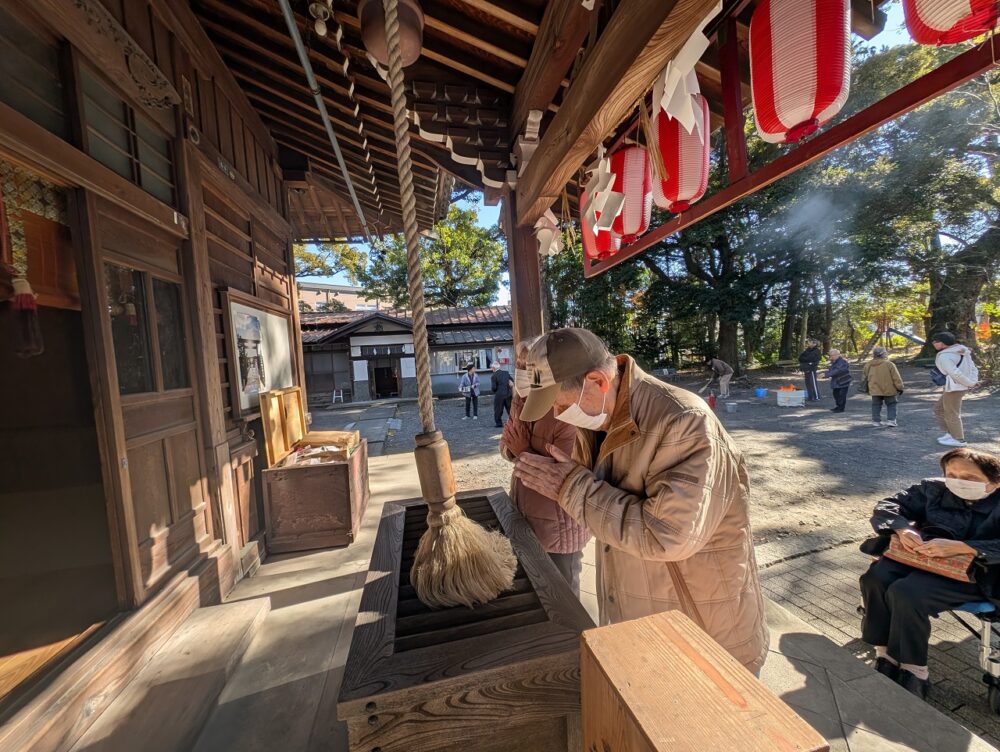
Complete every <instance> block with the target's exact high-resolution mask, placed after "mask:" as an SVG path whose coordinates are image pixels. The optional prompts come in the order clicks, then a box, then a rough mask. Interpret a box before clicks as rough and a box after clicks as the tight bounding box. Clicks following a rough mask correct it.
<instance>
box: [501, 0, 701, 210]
mask: <svg viewBox="0 0 1000 752" xmlns="http://www.w3.org/2000/svg"><path fill="white" fill-rule="evenodd" d="M713 4H714V3H713V2H712V0H622V1H621V2H620V3H619V4H618V7H617V8H616V9H615V12H614V15H613V16H612V17H611V20H610V21H609V22H608V25H607V27H606V28H605V30H604V33H602V34H601V36H600V38H599V39H598V40H597V43H596V44H595V45H594V49H593V51H592V52H591V53H590V54H589V55H588V56H587V59H586V60H585V61H584V63H583V65H582V67H581V68H580V71H579V73H578V74H577V76H576V78H575V79H574V80H573V84H572V85H571V86H570V89H569V91H568V92H567V93H566V96H565V98H564V100H563V105H562V107H561V108H560V110H559V112H558V113H556V115H555V117H554V118H553V120H552V123H551V124H550V125H549V127H548V130H546V132H545V135H544V136H543V137H542V140H541V144H540V145H539V147H538V150H537V151H536V153H535V156H534V159H532V161H531V162H529V163H528V166H527V169H526V170H525V172H524V174H523V175H522V176H521V179H520V180H519V181H518V185H517V210H518V217H517V221H518V224H520V225H532V224H534V222H535V221H536V220H537V219H538V218H539V217H540V216H541V215H542V214H543V213H544V212H545V210H546V209H547V208H549V206H551V205H552V204H553V203H554V202H555V201H556V200H557V199H558V198H559V197H560V196H561V195H562V191H563V189H564V187H565V186H566V184H567V183H568V182H569V180H570V178H571V177H572V175H573V173H575V172H576V171H577V170H578V169H579V168H580V166H581V165H582V164H583V163H584V162H585V161H586V160H587V159H588V157H589V156H590V155H591V154H592V153H593V151H594V150H595V149H596V148H597V145H598V144H600V143H601V141H602V140H603V139H604V138H605V136H607V135H608V134H609V133H610V132H611V131H612V130H613V129H614V128H615V127H616V126H617V125H618V124H619V123H620V122H622V120H624V119H625V117H626V116H627V115H628V113H629V112H630V111H631V110H632V109H633V108H634V107H635V104H636V102H637V100H638V99H639V97H640V96H642V95H643V94H644V92H645V91H646V88H647V87H648V86H649V84H650V82H651V81H652V80H653V77H654V76H655V75H656V74H657V72H659V71H660V70H661V69H662V68H663V66H664V65H666V63H667V61H669V60H671V59H672V58H673V57H674V55H676V54H677V51H678V50H679V49H680V47H681V45H683V44H684V42H685V41H687V39H688V37H690V36H691V33H692V32H693V31H694V29H695V28H696V27H697V25H698V24H699V23H700V22H701V21H702V19H704V17H705V16H706V15H707V14H708V13H709V12H710V11H711V9H712V6H713Z"/></svg>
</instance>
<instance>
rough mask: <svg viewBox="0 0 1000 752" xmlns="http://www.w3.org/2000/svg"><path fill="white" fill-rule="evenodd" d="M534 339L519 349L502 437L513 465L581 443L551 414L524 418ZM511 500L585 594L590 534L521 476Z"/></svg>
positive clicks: (566, 451)
mask: <svg viewBox="0 0 1000 752" xmlns="http://www.w3.org/2000/svg"><path fill="white" fill-rule="evenodd" d="M532 342H534V340H521V341H520V342H518V345H517V355H516V357H515V358H514V364H515V365H516V367H517V373H518V375H520V374H524V376H523V377H521V378H519V379H518V381H517V383H516V385H515V389H516V392H517V393H516V395H515V397H514V404H513V410H512V412H511V414H510V420H508V421H507V425H505V426H504V429H503V436H502V437H501V439H500V455H501V456H502V457H503V458H504V459H506V460H508V461H510V462H517V458H518V457H519V456H520V455H522V454H524V453H529V454H537V455H540V456H542V457H550V456H551V455H550V454H549V450H548V449H547V447H549V446H554V447H556V448H557V449H558V450H559V451H560V452H562V453H563V454H567V455H569V454H572V453H573V446H574V444H575V442H576V427H575V426H573V425H570V424H569V423H566V422H565V421H561V420H558V419H557V418H556V416H555V415H553V414H552V411H551V410H549V411H548V412H547V413H545V415H544V416H542V417H541V418H539V419H538V420H536V421H535V422H534V423H528V422H526V421H523V420H521V410H522V409H523V408H524V400H525V398H527V396H528V392H529V390H530V388H531V387H530V386H529V383H528V372H527V370H526V368H527V362H526V361H527V355H528V351H529V350H530V349H531V344H532ZM510 499H511V501H513V502H514V506H515V507H517V511H519V512H520V513H521V516H522V517H524V519H526V520H527V521H528V524H529V525H531V529H532V530H534V531H535V537H536V538H538V542H539V543H541V544H542V548H543V549H545V553H547V554H548V555H549V558H550V559H552V563H553V564H555V565H556V569H558V570H559V572H560V573H561V574H562V576H563V577H564V578H565V579H566V582H568V583H569V585H570V587H571V588H572V590H573V592H574V593H576V596H577V597H579V596H580V572H581V571H582V570H583V549H584V547H585V546H586V545H587V541H589V540H590V531H589V530H587V528H586V527H584V526H583V525H581V524H580V523H578V522H577V521H576V520H574V519H573V518H572V517H571V516H570V514H569V512H567V511H566V510H564V509H563V508H562V507H560V506H559V504H557V503H556V502H555V501H553V500H552V499H550V498H548V497H547V496H543V495H542V494H540V493H538V492H537V491H533V490H532V489H530V488H528V487H527V486H526V485H524V484H523V483H522V482H521V481H520V480H519V479H518V478H517V477H512V478H511V484H510Z"/></svg>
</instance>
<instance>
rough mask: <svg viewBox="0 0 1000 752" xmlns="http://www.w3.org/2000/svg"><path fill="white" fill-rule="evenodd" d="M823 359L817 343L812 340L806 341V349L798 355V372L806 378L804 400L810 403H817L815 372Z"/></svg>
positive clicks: (817, 383)
mask: <svg viewBox="0 0 1000 752" xmlns="http://www.w3.org/2000/svg"><path fill="white" fill-rule="evenodd" d="M821 357H823V356H822V355H821V354H820V351H819V342H817V341H816V340H814V339H810V340H806V349H805V350H803V351H802V354H801V355H799V370H801V371H802V373H804V374H805V377H806V399H807V400H809V401H810V402H819V382H818V381H817V380H816V371H818V370H819V361H820V358H821Z"/></svg>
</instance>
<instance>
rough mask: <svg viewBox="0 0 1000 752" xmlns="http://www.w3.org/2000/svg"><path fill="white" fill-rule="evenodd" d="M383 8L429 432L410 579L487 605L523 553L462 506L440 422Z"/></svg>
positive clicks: (402, 116) (436, 599)
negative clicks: (422, 526) (421, 520)
mask: <svg viewBox="0 0 1000 752" xmlns="http://www.w3.org/2000/svg"><path fill="white" fill-rule="evenodd" d="M383 7H384V9H385V38H386V46H387V48H388V52H389V89H390V91H391V94H392V112H393V126H394V130H395V136H396V161H397V165H398V170H399V193H400V199H401V202H402V209H403V211H402V214H403V232H404V235H405V237H406V270H407V284H408V287H409V292H410V303H411V305H412V306H413V350H414V360H415V361H416V370H417V397H418V400H417V401H418V403H419V405H420V421H421V423H422V426H423V433H421V434H419V435H418V436H417V439H416V441H417V448H416V450H415V451H414V456H415V458H416V463H417V474H418V475H419V477H420V492H421V494H422V495H423V497H424V501H426V502H427V531H426V532H425V533H424V535H423V537H421V539H420V543H419V545H418V547H417V552H416V555H415V557H414V561H413V569H412V570H411V571H410V582H411V583H412V584H413V587H414V589H415V590H416V592H417V597H419V598H420V600H421V601H423V602H424V603H426V604H427V605H428V606H432V607H445V606H458V605H465V606H469V607H472V606H474V605H475V604H477V603H487V602H489V601H491V600H493V599H494V598H496V597H497V596H498V595H500V593H502V592H503V591H504V590H509V589H510V588H511V586H512V585H513V583H514V571H515V570H516V569H517V558H516V557H515V556H514V550H513V548H512V547H511V543H510V541H509V540H508V539H507V538H505V537H504V536H503V535H501V534H500V533H497V532H488V531H487V530H485V529H484V528H482V527H480V526H479V525H477V524H476V523H475V522H473V521H472V520H470V519H469V518H468V517H466V516H465V513H464V512H463V511H462V510H461V508H459V507H458V505H457V504H456V503H455V478H454V475H453V474H452V469H451V455H450V454H449V452H448V443H447V442H446V441H445V440H444V436H443V435H442V434H441V432H440V431H438V430H436V428H435V425H434V401H433V395H432V392H431V369H430V352H429V350H428V347H427V317H426V315H425V312H424V281H423V274H422V272H421V269H420V244H419V238H418V236H417V202H416V198H415V196H414V192H413V173H412V168H413V165H412V161H411V155H410V133H409V124H408V122H407V118H406V94H405V91H404V82H403V61H402V54H401V53H400V48H399V15H398V11H397V0H383Z"/></svg>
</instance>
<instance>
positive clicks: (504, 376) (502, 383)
mask: <svg viewBox="0 0 1000 752" xmlns="http://www.w3.org/2000/svg"><path fill="white" fill-rule="evenodd" d="M490 391H491V392H493V399H495V400H508V399H510V398H511V396H512V395H511V392H510V374H509V373H507V372H506V371H505V370H504V369H502V368H499V369H497V370H496V371H494V372H493V373H492V374H491V375H490Z"/></svg>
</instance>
